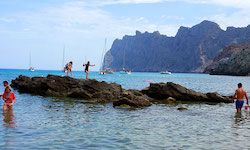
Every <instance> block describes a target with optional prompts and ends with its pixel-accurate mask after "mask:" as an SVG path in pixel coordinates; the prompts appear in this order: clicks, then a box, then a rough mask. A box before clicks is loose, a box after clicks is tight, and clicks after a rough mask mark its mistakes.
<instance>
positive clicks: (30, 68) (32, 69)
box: [29, 52, 35, 71]
mask: <svg viewBox="0 0 250 150" xmlns="http://www.w3.org/2000/svg"><path fill="white" fill-rule="evenodd" d="M29 66H30V67H29V71H35V68H34V67H31V66H32V65H31V52H30V62H29Z"/></svg>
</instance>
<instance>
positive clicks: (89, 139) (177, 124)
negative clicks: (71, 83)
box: [0, 70, 250, 150]
mask: <svg viewBox="0 0 250 150" xmlns="http://www.w3.org/2000/svg"><path fill="white" fill-rule="evenodd" d="M19 74H24V75H27V76H41V75H43V76H46V75H47V74H56V75H64V73H62V72H58V71H35V72H29V71H25V70H0V82H2V81H3V80H9V81H10V80H11V79H14V78H16V77H17V76H18V75H19ZM74 77H76V78H83V77H85V76H84V74H83V72H74ZM90 78H95V79H97V80H105V81H107V82H116V83H119V84H121V85H122V86H123V88H125V89H129V88H131V89H142V88H144V87H146V86H148V85H149V83H148V82H149V81H151V82H169V81H171V82H175V83H178V84H181V85H183V86H185V87H188V88H191V89H194V90H196V91H200V92H215V91H217V92H218V93H221V94H224V95H232V94H233V93H234V90H235V88H236V87H237V83H238V82H242V83H243V86H244V88H245V89H246V91H247V93H248V94H250V78H249V77H232V76H210V75H206V74H172V75H161V74H157V73H132V74H131V75H120V77H119V73H116V74H114V75H105V76H101V75H98V73H95V72H92V73H90ZM145 81H147V82H145ZM0 90H1V91H3V86H2V85H1V86H0ZM14 92H15V94H16V97H17V103H16V104H15V105H14V110H13V112H11V111H7V112H3V111H0V112H1V115H0V120H1V121H0V126H1V127H0V148H1V149H38V148H39V149H192V150H193V149H248V148H250V142H249V141H248V140H249V137H250V130H249V129H250V111H249V110H247V111H246V110H244V111H243V112H242V114H241V115H239V114H236V113H235V108H234V104H224V103H221V104H206V103H178V104H154V105H153V106H151V107H148V108H143V109H137V110H124V109H115V108H113V106H112V103H108V104H93V103H88V102H87V101H84V100H79V99H69V98H53V97H41V96H34V95H30V94H19V93H18V92H17V91H14ZM2 104H3V103H1V104H0V105H1V106H0V107H2ZM180 106H183V107H186V108H188V110H187V111H178V110H177V108H178V107H180Z"/></svg>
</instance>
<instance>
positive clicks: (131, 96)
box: [11, 75, 231, 108]
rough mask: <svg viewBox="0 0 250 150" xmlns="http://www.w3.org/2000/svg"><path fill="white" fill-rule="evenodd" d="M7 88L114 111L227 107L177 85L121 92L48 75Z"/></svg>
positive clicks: (212, 95) (112, 85)
mask: <svg viewBox="0 0 250 150" xmlns="http://www.w3.org/2000/svg"><path fill="white" fill-rule="evenodd" d="M11 86H12V87H13V88H15V89H18V91H19V92H20V93H31V94H35V95H42V96H53V97H71V98H80V99H83V100H88V101H91V102H100V103H107V102H113V105H114V107H118V108H119V107H120V108H122V107H123V108H124V107H125V106H126V108H127V107H128V106H129V107H131V108H138V107H139V108H140V107H148V106H151V105H152V103H153V102H171V103H172V102H175V101H194V102H197V101H203V102H225V103H231V98H230V97H225V96H222V95H220V94H218V93H206V94H203V93H199V92H195V91H193V90H190V89H187V88H185V87H183V86H180V85H178V84H175V83H172V82H168V83H151V84H150V87H147V88H144V89H143V90H141V91H139V90H123V89H122V87H121V85H119V84H116V83H107V82H104V81H102V82H99V81H97V80H90V79H89V80H85V79H74V78H70V77H60V76H54V75H48V76H47V77H32V78H30V77H26V76H22V75H20V76H19V77H18V78H16V79H15V80H12V84H11Z"/></svg>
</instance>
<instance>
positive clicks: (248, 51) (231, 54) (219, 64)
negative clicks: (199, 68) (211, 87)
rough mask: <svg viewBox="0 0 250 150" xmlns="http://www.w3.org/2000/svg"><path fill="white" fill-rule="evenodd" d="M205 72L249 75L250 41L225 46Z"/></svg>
mask: <svg viewBox="0 0 250 150" xmlns="http://www.w3.org/2000/svg"><path fill="white" fill-rule="evenodd" d="M204 72H205V73H210V74H217V75H249V73H250V43H246V44H241V45H235V46H228V47H226V48H224V49H223V51H222V52H221V53H220V54H219V55H218V56H216V57H215V59H214V60H213V62H212V63H211V64H210V65H209V66H208V67H207V68H205V70H204Z"/></svg>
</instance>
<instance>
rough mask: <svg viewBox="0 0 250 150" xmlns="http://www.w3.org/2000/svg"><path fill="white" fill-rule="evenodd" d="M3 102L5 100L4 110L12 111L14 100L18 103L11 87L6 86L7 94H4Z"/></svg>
mask: <svg viewBox="0 0 250 150" xmlns="http://www.w3.org/2000/svg"><path fill="white" fill-rule="evenodd" d="M3 100H4V105H3V110H7V109H9V110H11V109H13V100H14V103H15V102H16V96H15V94H14V93H13V92H12V91H11V87H10V86H6V88H5V92H4V93H3Z"/></svg>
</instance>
